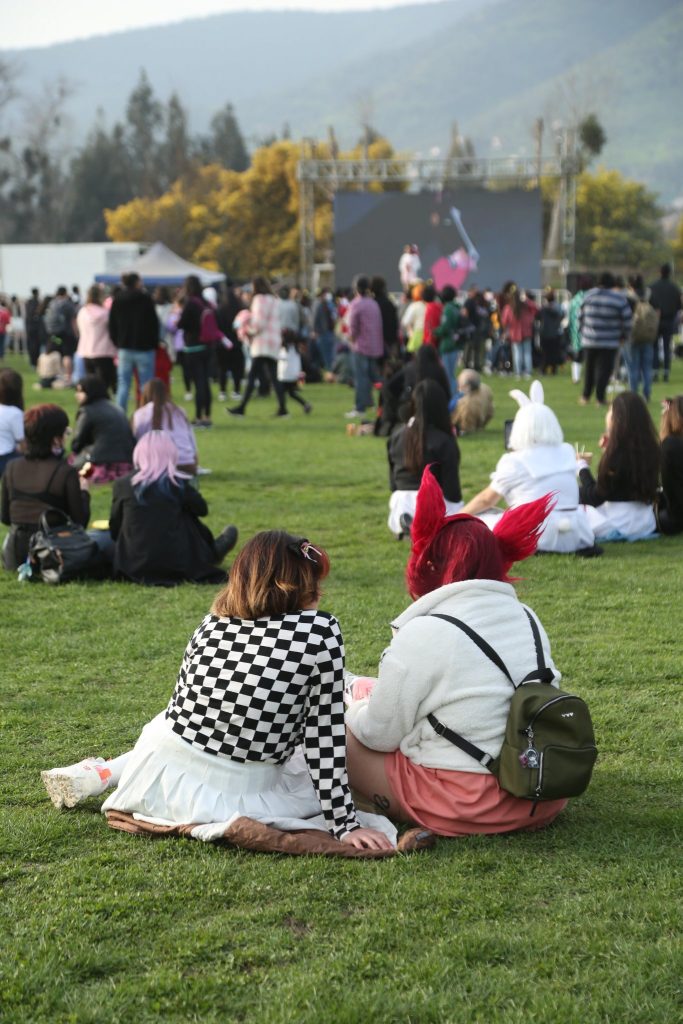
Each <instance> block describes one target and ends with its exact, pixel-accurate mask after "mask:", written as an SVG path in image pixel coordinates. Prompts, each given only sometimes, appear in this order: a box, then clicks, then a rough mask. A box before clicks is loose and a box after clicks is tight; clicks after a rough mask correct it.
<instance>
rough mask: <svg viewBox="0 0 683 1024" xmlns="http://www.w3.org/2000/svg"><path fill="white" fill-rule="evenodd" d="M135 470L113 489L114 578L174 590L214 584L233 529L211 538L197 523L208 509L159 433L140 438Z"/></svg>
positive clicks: (163, 433) (231, 541)
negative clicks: (186, 584) (181, 586)
mask: <svg viewBox="0 0 683 1024" xmlns="http://www.w3.org/2000/svg"><path fill="white" fill-rule="evenodd" d="M133 464H134V466H135V471H134V472H133V473H131V474H129V475H128V476H125V477H122V478H121V479H119V480H117V481H116V482H115V484H114V490H113V496H112V506H111V512H110V514H109V530H110V532H111V537H112V540H113V541H115V551H114V576H115V577H118V578H123V579H128V580H131V581H132V582H134V583H147V584H156V585H160V586H174V585H175V584H176V583H182V582H183V581H186V580H187V581H190V582H195V583H199V582H210V583H218V582H223V581H224V580H225V572H223V571H221V570H220V569H219V565H220V563H221V562H222V561H223V559H224V558H225V556H226V555H227V553H228V551H230V550H231V549H232V548H233V547H234V546H235V544H236V543H237V528H236V527H235V526H226V527H225V529H224V530H223V531H222V533H220V534H219V535H218V537H216V538H214V536H213V534H212V533H211V531H210V530H209V528H208V527H207V526H206V525H205V524H204V523H202V522H201V521H200V518H199V517H200V516H205V515H207V513H208V511H209V509H208V506H207V504H206V501H205V500H204V498H203V497H202V496H201V494H200V493H199V491H197V490H195V488H194V487H193V486H192V485H191V484H190V482H189V481H188V480H187V479H186V478H185V477H183V476H182V475H181V474H180V473H179V471H178V449H177V448H176V446H175V444H174V443H173V440H172V439H171V437H170V435H169V434H168V433H167V432H166V431H163V430H150V431H149V432H148V433H146V434H143V435H142V437H141V438H140V440H139V441H138V443H137V444H136V446H135V449H134V451H133Z"/></svg>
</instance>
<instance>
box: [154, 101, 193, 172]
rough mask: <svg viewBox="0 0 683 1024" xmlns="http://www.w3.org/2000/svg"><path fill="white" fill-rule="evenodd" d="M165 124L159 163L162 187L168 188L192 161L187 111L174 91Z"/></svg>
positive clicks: (169, 102) (168, 105)
mask: <svg viewBox="0 0 683 1024" xmlns="http://www.w3.org/2000/svg"><path fill="white" fill-rule="evenodd" d="M165 124H166V140H165V142H164V143H163V145H162V147H161V164H162V168H163V170H162V181H163V187H164V188H168V186H169V185H171V184H172V183H173V182H174V181H176V180H177V179H178V178H180V177H182V175H183V174H185V173H186V172H187V170H188V168H189V167H190V164H191V163H192V144H191V141H190V135H189V130H188V124H187V113H186V111H185V108H184V107H183V105H182V103H181V102H180V98H179V97H178V94H177V93H175V92H174V93H173V94H172V95H171V98H170V99H169V101H168V104H167V107H166V113H165Z"/></svg>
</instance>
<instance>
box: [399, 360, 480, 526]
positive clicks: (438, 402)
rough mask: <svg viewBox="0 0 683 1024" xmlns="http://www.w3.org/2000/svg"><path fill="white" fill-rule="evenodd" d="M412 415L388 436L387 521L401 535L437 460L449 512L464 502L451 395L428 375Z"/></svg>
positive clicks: (414, 400)
mask: <svg viewBox="0 0 683 1024" xmlns="http://www.w3.org/2000/svg"><path fill="white" fill-rule="evenodd" d="M411 403H412V413H413V414H412V416H411V417H410V419H409V420H408V422H407V423H406V424H405V425H404V426H402V427H399V428H398V429H397V430H395V431H394V432H393V434H392V435H391V437H390V438H389V440H388V441H387V456H388V459H389V486H390V488H391V492H392V494H391V498H390V499H389V520H388V526H389V529H390V530H391V531H392V533H394V534H396V536H397V537H398V539H399V540H400V539H401V537H402V536H403V534H404V533H406V532H408V530H409V528H410V523H411V522H412V518H413V515H414V514H415V502H416V500H417V492H418V490H419V487H420V481H421V479H422V474H423V472H424V469H425V467H426V466H429V465H432V464H436V467H437V468H436V474H437V477H438V480H439V483H440V484H441V490H442V491H443V496H444V499H445V502H446V505H445V508H446V509H447V514H449V515H450V514H451V513H454V512H457V511H458V510H459V509H460V508H461V507H462V494H461V490H460V450H459V448H458V442H457V441H456V439H455V436H454V434H453V428H452V426H451V421H450V415H449V412H448V400H447V398H446V395H445V394H444V391H443V389H442V388H441V387H440V386H439V385H438V384H437V383H436V381H433V380H423V381H421V382H420V383H419V384H418V385H417V386H416V388H415V390H414V391H413V394H412V399H411Z"/></svg>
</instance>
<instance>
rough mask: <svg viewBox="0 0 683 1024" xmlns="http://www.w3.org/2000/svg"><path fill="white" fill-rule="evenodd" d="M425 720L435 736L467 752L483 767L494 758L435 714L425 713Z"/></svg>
mask: <svg viewBox="0 0 683 1024" xmlns="http://www.w3.org/2000/svg"><path fill="white" fill-rule="evenodd" d="M427 721H428V722H429V724H430V725H431V727H432V729H433V730H434V732H435V733H436V734H437V736H443V738H444V739H445V740H448V742H449V743H452V744H453V745H454V746H456V747H459V748H460V750H462V751H463V752H464V753H465V754H469V756H470V757H473V758H474V760H475V761H478V762H479V764H481V765H483V766H484V768H488V766H489V765H490V764H491V762H492V761H493V760H494V758H493V757H491V755H490V754H487V753H486V751H485V750H482V749H481V747H475V745H474V743H470V741H469V740H466V739H465V737H464V736H461V735H460V733H458V732H453V730H452V729H449V728H448V726H447V725H444V724H443V722H440V721H439V719H438V718H437V717H436V715H427Z"/></svg>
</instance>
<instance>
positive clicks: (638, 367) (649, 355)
mask: <svg viewBox="0 0 683 1024" xmlns="http://www.w3.org/2000/svg"><path fill="white" fill-rule="evenodd" d="M628 348H629V354H628V361H627V366H628V385H629V387H630V389H631V391H635V393H636V394H638V385H639V384H640V380H641V377H642V380H643V397H644V398H645V399H646V400H647V399H649V397H650V391H651V390H652V364H653V359H654V345H629V346H628Z"/></svg>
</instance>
